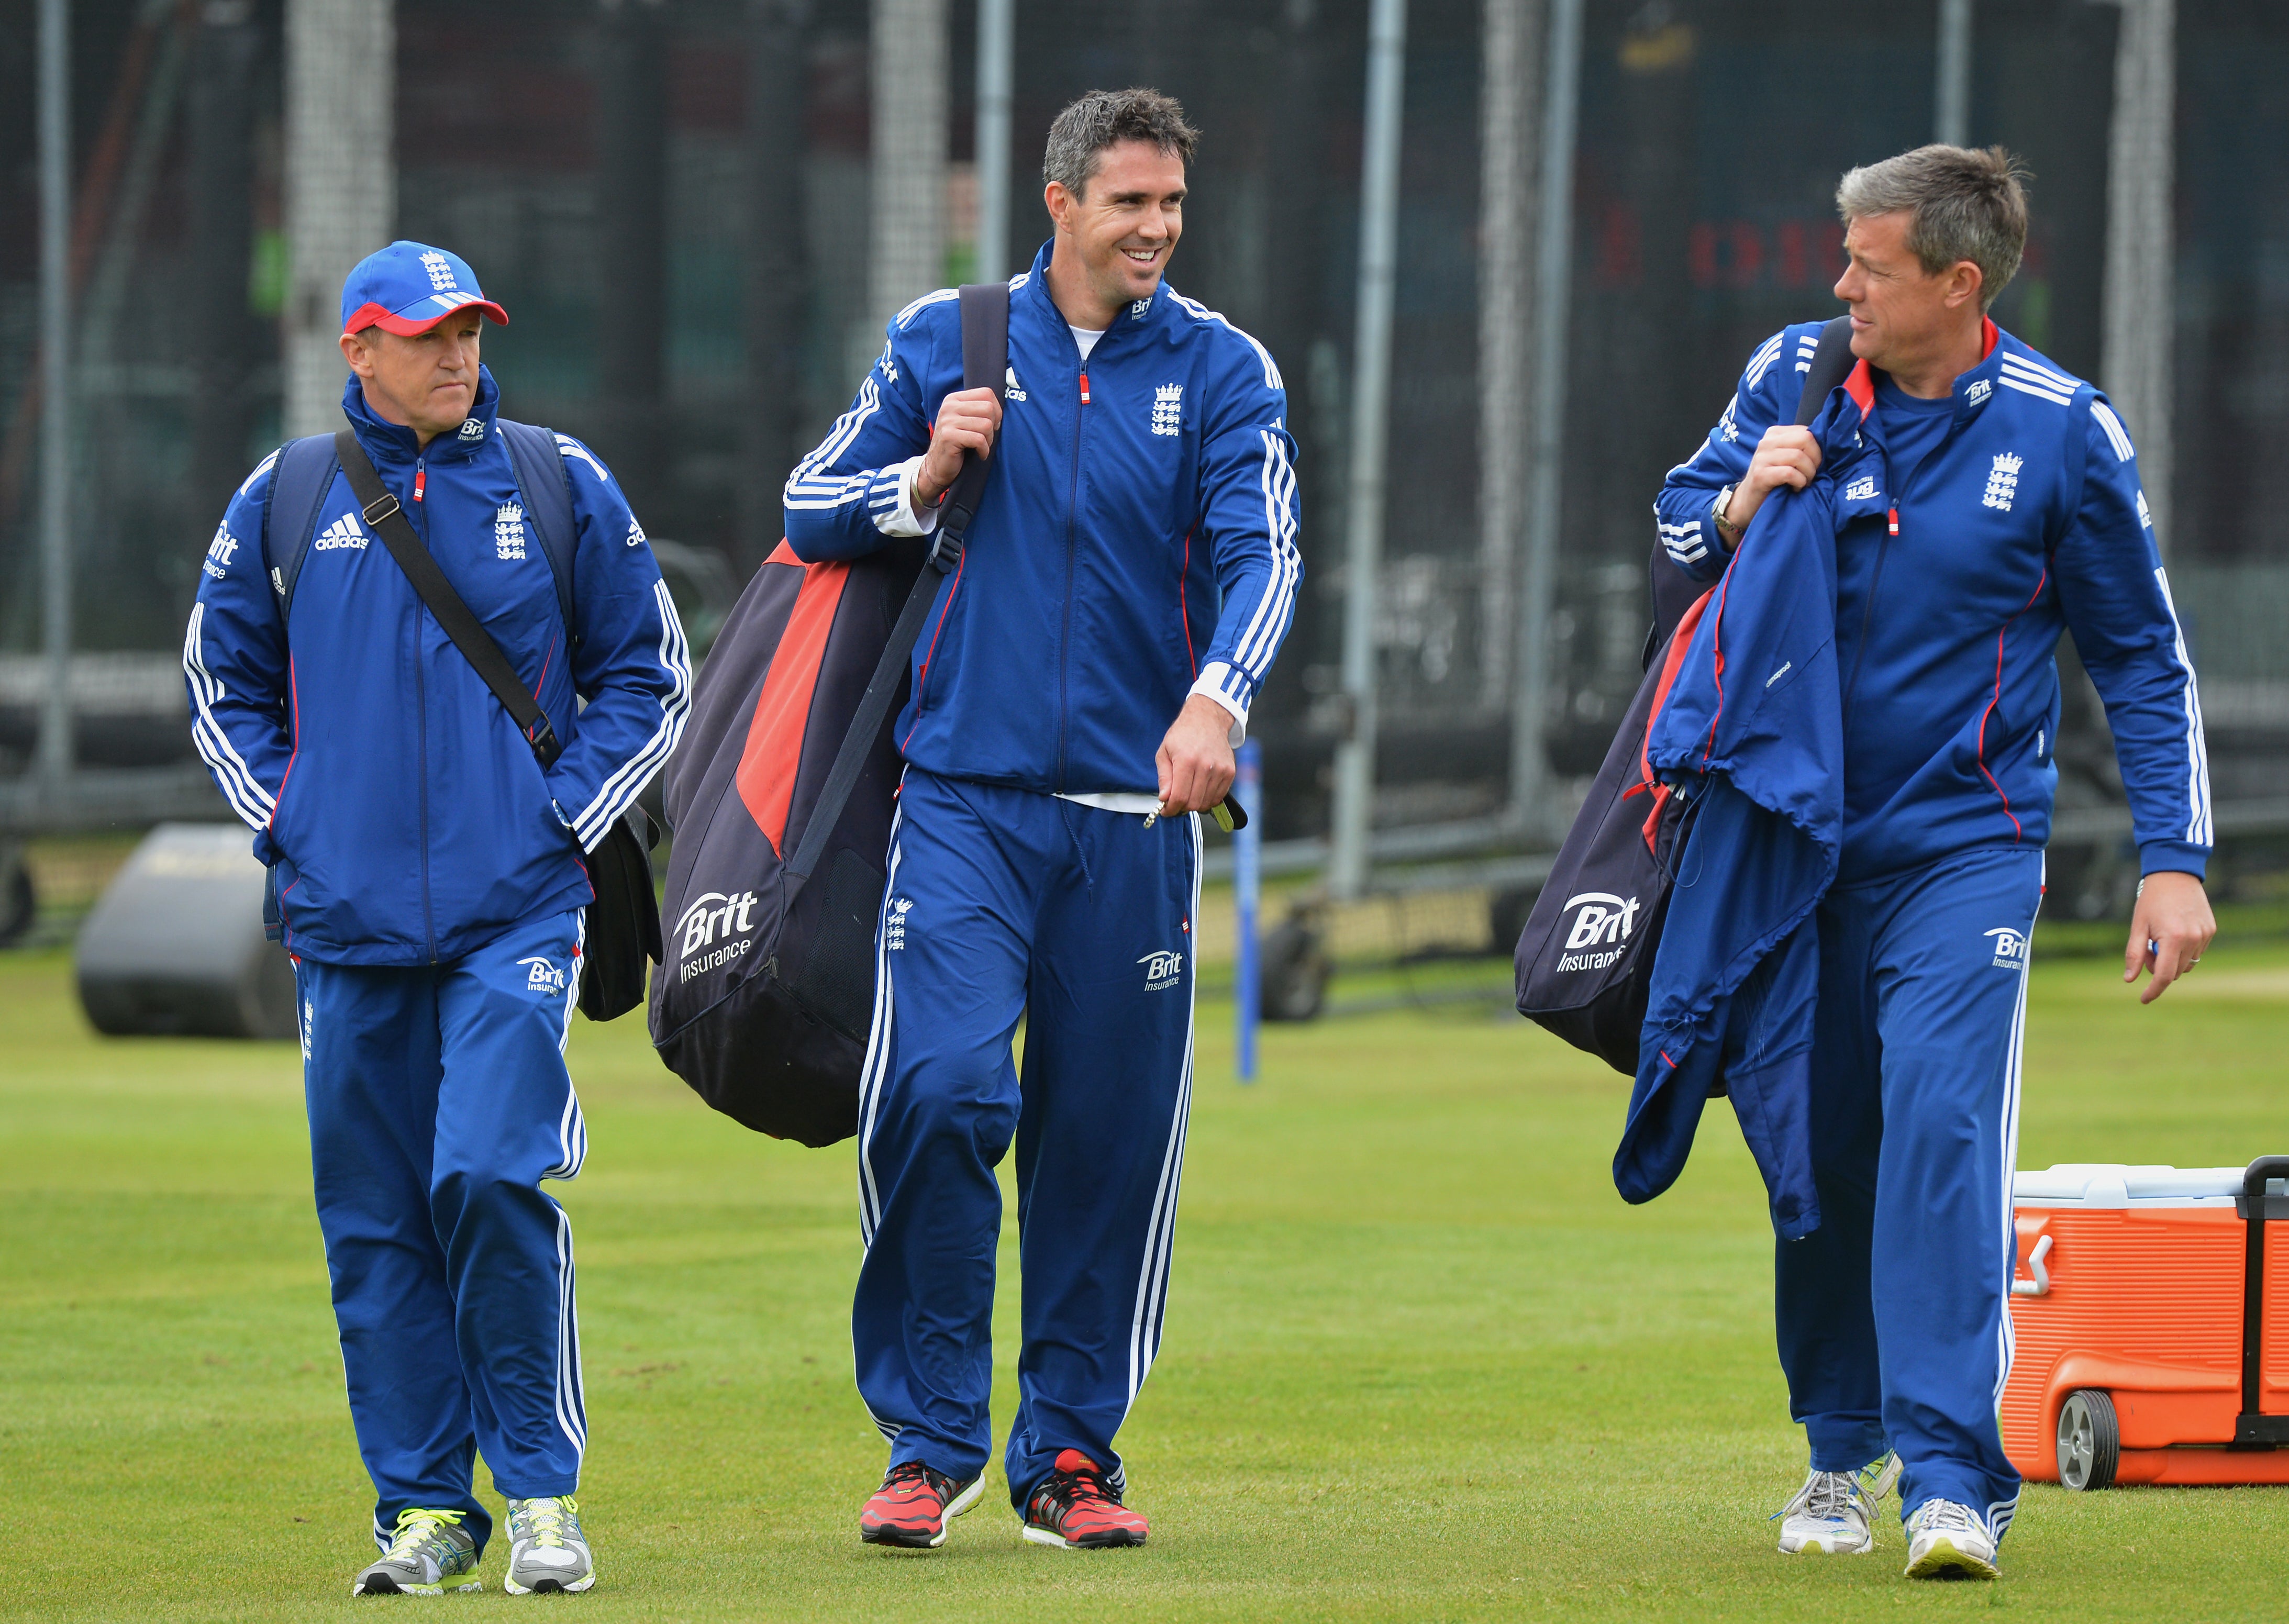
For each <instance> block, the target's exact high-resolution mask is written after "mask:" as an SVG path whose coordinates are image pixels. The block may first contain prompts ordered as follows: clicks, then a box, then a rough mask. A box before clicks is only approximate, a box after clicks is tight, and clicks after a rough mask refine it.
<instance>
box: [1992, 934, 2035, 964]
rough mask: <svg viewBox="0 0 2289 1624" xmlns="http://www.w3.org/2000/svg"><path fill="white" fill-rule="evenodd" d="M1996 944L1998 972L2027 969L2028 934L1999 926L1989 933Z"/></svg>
mask: <svg viewBox="0 0 2289 1624" xmlns="http://www.w3.org/2000/svg"><path fill="white" fill-rule="evenodd" d="M1987 935H1988V939H1989V940H1990V941H1992V942H1993V943H1995V967H1996V968H1997V969H1998V970H2023V969H2025V968H2026V967H2027V933H2026V932H2024V931H2022V930H2014V929H2012V928H2011V927H2009V926H2008V925H1998V926H1997V927H1995V928H1994V929H1992V930H1990V931H1989V932H1988V933H1987Z"/></svg>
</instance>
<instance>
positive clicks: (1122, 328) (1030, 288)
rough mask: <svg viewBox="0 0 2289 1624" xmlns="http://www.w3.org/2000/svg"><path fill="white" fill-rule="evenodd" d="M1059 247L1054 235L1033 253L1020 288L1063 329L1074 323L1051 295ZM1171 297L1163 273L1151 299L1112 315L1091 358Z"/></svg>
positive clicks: (1144, 321)
mask: <svg viewBox="0 0 2289 1624" xmlns="http://www.w3.org/2000/svg"><path fill="white" fill-rule="evenodd" d="M1056 247H1057V239H1056V238H1055V237H1051V238H1050V239H1049V241H1048V242H1046V243H1042V244H1041V248H1040V249H1039V250H1038V251H1036V252H1035V253H1034V255H1033V269H1032V270H1030V271H1028V272H1026V273H1025V281H1024V286H1023V288H1022V289H1021V290H1019V291H1020V294H1021V296H1022V297H1025V298H1029V299H1033V300H1035V301H1037V303H1038V304H1039V306H1040V307H1041V314H1042V315H1043V317H1044V318H1045V319H1047V320H1049V321H1050V322H1055V323H1056V324H1057V328H1056V330H1057V331H1059V332H1062V331H1064V330H1065V329H1066V328H1067V327H1069V326H1071V325H1072V323H1070V322H1067V321H1066V320H1065V312H1064V311H1062V310H1060V309H1058V308H1057V300H1056V299H1052V298H1050V297H1049V254H1050V252H1051V251H1052V250H1054V249H1055V248H1056ZM1172 297H1174V296H1173V295H1172V294H1171V293H1170V291H1169V289H1168V278H1167V277H1166V276H1163V277H1162V278H1161V279H1160V282H1159V283H1158V284H1156V285H1155V286H1154V288H1153V289H1152V297H1151V298H1150V299H1136V300H1133V301H1131V302H1130V303H1129V304H1127V305H1124V306H1121V314H1119V315H1116V316H1114V317H1113V325H1112V326H1111V327H1109V328H1107V329H1106V330H1105V337H1103V338H1099V339H1098V340H1097V348H1096V349H1095V350H1094V351H1092V352H1090V356H1089V358H1090V359H1091V360H1092V361H1093V360H1095V359H1096V358H1097V355H1099V354H1103V353H1104V351H1105V346H1107V345H1109V344H1112V343H1113V342H1115V341H1116V340H1118V339H1119V338H1121V336H1122V335H1123V334H1125V333H1126V332H1128V331H1129V330H1130V329H1132V328H1137V327H1143V326H1145V325H1146V324H1147V323H1149V322H1151V321H1152V318H1153V317H1154V316H1156V315H1158V314H1160V309H1161V307H1162V306H1165V305H1166V304H1168V301H1169V299H1171V298H1172Z"/></svg>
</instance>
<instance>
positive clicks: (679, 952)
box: [651, 283, 1009, 1147]
mask: <svg viewBox="0 0 2289 1624" xmlns="http://www.w3.org/2000/svg"><path fill="white" fill-rule="evenodd" d="M961 349H962V367H961V370H962V386H963V387H965V388H980V387H993V388H999V387H1000V386H1001V382H1002V380H1003V378H1004V376H1005V374H1006V373H1007V371H1008V368H1009V288H1008V287H1007V285H1005V284H1003V283H983V284H978V285H975V286H970V287H965V288H963V289H962V290H961ZM984 487H985V464H984V463H982V462H979V461H977V459H975V458H972V459H970V460H969V461H968V462H967V463H965V465H964V466H963V469H962V473H961V478H960V479H958V480H957V481H956V482H955V484H954V486H953V490H952V491H951V492H950V493H949V494H948V495H947V498H946V500H945V506H944V508H943V509H941V513H940V518H939V521H938V527H937V530H936V532H935V533H934V534H933V535H932V536H931V537H929V538H928V539H927V540H923V539H917V540H913V541H906V542H893V543H891V544H890V545H888V546H886V547H883V548H881V550H879V551H877V552H874V553H869V554H867V555H865V557H862V558H855V559H849V560H835V561H825V562H821V563H816V564H805V563H804V562H802V560H800V559H798V558H797V557H796V556H795V555H794V550H793V549H792V548H791V547H789V546H788V545H786V543H785V542H782V543H781V544H780V545H779V548H778V551H777V552H776V553H772V554H771V556H770V558H769V559H768V560H766V561H764V563H763V565H762V568H761V569H758V570H757V571H756V572H755V576H754V579H753V580H752V581H750V582H749V583H748V584H747V588H746V591H745V592H744V593H741V594H740V596H739V601H738V606H737V607H736V608H734V609H732V611H731V614H730V618H729V619H727V620H726V621H725V622H724V623H723V628H722V631H721V632H719V633H716V637H715V641H714V646H713V647H712V648H711V649H709V650H708V654H707V662H706V665H704V666H702V667H701V669H700V672H699V675H698V680H697V681H695V682H694V684H693V687H692V697H691V715H690V722H689V724H688V725H687V727H686V728H685V730H684V735H683V738H682V743H681V744H678V745H677V747H676V751H675V753H674V755H673V756H671V757H670V758H669V760H668V764H667V779H666V812H667V820H668V824H669V826H670V827H671V828H672V829H674V831H675V841H674V848H673V849H672V851H671V853H670V855H669V858H668V864H667V885H666V893H665V901H664V904H663V907H662V910H661V914H662V919H663V920H664V921H665V922H666V924H667V926H668V930H667V940H666V954H665V956H664V957H663V958H662V959H661V961H660V971H659V974H658V975H655V976H654V977H653V978H652V988H651V1039H652V1043H653V1045H654V1047H657V1048H658V1051H659V1056H660V1059H661V1060H662V1061H663V1062H664V1063H666V1066H667V1067H668V1069H669V1070H670V1071H674V1072H675V1073H676V1075H677V1076H679V1077H681V1078H682V1079H683V1080H684V1081H685V1082H687V1083H689V1084H690V1086H691V1087H692V1088H693V1090H694V1091H696V1092H697V1093H698V1095H699V1096H700V1098H702V1099H703V1100H705V1101H706V1102H707V1103H708V1104H709V1105H711V1106H713V1107H714V1109H715V1110H717V1111H722V1112H723V1113H724V1114H725V1115H726V1116H729V1117H730V1118H733V1119H734V1120H736V1121H738V1122H740V1123H743V1124H744V1125H746V1126H748V1127H751V1128H753V1129H754V1130H755V1131H757V1132H758V1133H763V1134H770V1135H771V1136H773V1137H774V1138H779V1139H793V1140H796V1141H799V1142H802V1143H803V1144H807V1145H810V1146H814V1147H817V1146H823V1145H829V1144H833V1143H834V1142H837V1141H838V1140H842V1139H848V1138H849V1137H850V1136H851V1135H852V1134H855V1133H857V1131H858V1073H859V1070H860V1067H861V1065H862V1064H863V1063H864V1062H865V1055H866V1040H867V1036H868V1032H869V1031H870V1029H871V1027H872V1025H873V1018H874V993H875V983H876V978H877V974H878V965H877V959H876V954H875V948H874V929H875V919H876V916H877V915H878V914H879V913H880V912H881V907H882V891H883V887H884V884H885V876H884V873H883V864H884V862H885V861H886V859H887V857H888V856H889V845H890V823H891V816H892V811H893V808H894V807H895V805H896V800H897V787H898V779H899V774H900V771H901V768H902V764H901V761H900V758H899V753H898V749H897V742H896V740H895V739H894V738H893V737H892V736H891V733H890V729H889V727H888V726H887V725H886V724H887V723H888V722H889V719H890V718H891V716H893V715H894V714H896V712H897V709H898V707H899V706H900V705H903V704H904V702H905V692H906V689H907V686H908V682H909V676H908V666H909V663H910V662H911V660H912V658H913V649H914V645H915V643H916V641H918V639H919V637H920V635H921V629H922V626H923V625H924V623H925V622H926V621H927V620H928V619H929V613H930V610H931V609H932V607H933V606H934V605H935V603H936V601H937V592H938V587H939V585H941V583H943V582H944V580H945V577H947V576H948V575H949V574H951V573H953V569H955V567H956V566H957V565H959V564H960V562H961V548H962V543H963V538H964V537H965V536H966V534H967V533H968V530H969V524H970V521H971V520H972V519H973V518H974V517H975V515H976V513H977V503H978V498H979V497H980V496H981V495H982V493H983V490H984ZM902 600H903V601H904V607H903V608H901V607H900V604H901V601H902ZM822 870H823V871H824V876H825V877H824V881H823V883H813V881H814V880H818V876H819V875H820V872H821V871H822Z"/></svg>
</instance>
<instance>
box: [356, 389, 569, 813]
mask: <svg viewBox="0 0 2289 1624" xmlns="http://www.w3.org/2000/svg"><path fill="white" fill-rule="evenodd" d="M334 454H335V455H336V456H337V457H339V458H341V463H342V472H343V473H344V474H347V475H349V481H350V490H351V491H352V493H353V494H355V496H356V498H357V499H358V506H359V507H360V508H361V509H362V510H363V514H364V518H365V521H366V524H367V526H368V528H370V529H371V530H372V531H373V533H374V534H375V535H377V536H379V537H381V540H382V545H384V546H386V547H387V548H388V549H389V555H390V557H392V558H394V559H395V560H396V561H397V567H398V568H399V569H403V571H405V578H406V579H407V580H409V581H411V582H412V583H413V590H414V591H415V593H419V596H420V599H421V601H422V602H424V603H426V604H427V605H428V606H429V612H430V614H432V615H434V616H435V617H436V619H437V624H438V625H439V626H440V627H441V628H443V631H444V633H445V635H446V636H448V637H450V638H451V639H452V640H453V647H455V648H456V649H459V650H460V651H461V654H462V657H464V658H466V659H467V661H468V662H469V664H470V665H473V666H475V668H476V673H477V675H479V676H481V677H483V679H484V680H485V686H486V687H487V688H489V689H492V690H493V697H495V698H497V699H498V700H499V701H500V702H501V704H502V705H504V706H505V707H506V709H507V711H508V713H509V714H510V715H511V716H513V717H514V718H515V719H516V726H517V731H518V732H520V733H522V734H523V735H524V739H525V743H527V744H530V745H531V746H532V753H533V754H534V756H536V757H537V758H538V760H539V762H540V765H541V766H542V767H543V768H546V767H550V766H553V765H554V762H555V760H556V758H557V757H558V756H559V755H560V754H562V752H563V746H562V745H561V744H558V743H557V742H556V730H555V729H554V728H552V727H550V726H549V725H548V718H547V717H546V715H544V714H543V713H542V712H541V709H540V705H539V702H538V700H536V699H534V698H533V697H532V690H531V689H528V688H526V687H525V685H524V683H523V681H522V680H521V679H520V678H519V677H518V676H517V674H516V668H515V667H514V666H513V665H510V664H509V663H508V656H506V654H503V653H502V652H501V647H500V645H499V644H498V643H497V642H495V641H493V640H492V634H491V633H489V632H487V631H486V630H485V628H484V626H483V624H482V623H481V622H479V620H478V619H477V617H476V615H475V613H474V612H473V611H472V610H471V609H470V608H469V606H468V605H467V603H464V602H463V601H461V594H460V593H458V592H455V591H454V590H453V583H452V582H451V581H449V580H447V579H446V578H445V572H444V570H443V569H441V568H439V567H438V563H437V561H436V560H435V558H433V557H431V556H430V553H429V549H428V548H427V547H425V546H423V545H421V538H420V537H419V536H416V535H415V534H414V533H413V526H412V525H411V523H409V522H407V521H406V517H405V510H404V509H403V507H401V506H398V502H397V498H395V497H394V496H392V495H390V493H389V492H388V491H387V490H385V489H384V488H383V486H382V482H381V475H380V474H377V473H375V472H374V467H373V461H372V459H371V458H369V457H367V456H366V454H365V448H364V447H363V446H362V445H360V444H359V443H358V442H357V435H356V434H353V433H352V432H351V431H350V430H348V429H347V428H345V429H342V430H340V431H339V432H338V433H336V434H335V435H334Z"/></svg>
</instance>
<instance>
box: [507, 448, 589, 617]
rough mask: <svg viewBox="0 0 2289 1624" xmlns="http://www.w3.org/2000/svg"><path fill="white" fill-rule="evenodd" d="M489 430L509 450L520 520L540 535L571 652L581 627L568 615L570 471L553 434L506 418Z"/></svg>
mask: <svg viewBox="0 0 2289 1624" xmlns="http://www.w3.org/2000/svg"><path fill="white" fill-rule="evenodd" d="M493 426H494V427H496V428H498V429H499V430H500V436H501V440H502V442H504V443H505V444H506V445H507V447H508V460H509V465H510V466H511V468H512V469H513V470H514V472H515V474H516V488H517V490H518V493H519V494H521V495H522V497H523V498H524V513H525V517H526V518H527V519H529V520H530V521H531V522H532V528H533V529H536V530H538V532H539V534H540V551H541V553H543V554H544V555H545V556H546V558H547V560H548V572H549V574H550V575H552V576H554V577H556V608H557V611H558V612H559V613H560V614H562V616H563V617H564V634H565V642H566V646H567V647H568V648H569V647H571V646H572V645H574V644H576V643H578V641H580V623H579V621H578V620H577V619H575V618H574V617H573V613H572V609H573V603H572V561H573V558H574V556H575V555H576V554H577V553H578V552H579V550H580V522H579V521H578V519H577V518H575V517H574V516H573V513H572V471H571V470H570V468H567V467H566V466H564V457H563V454H562V452H561V451H559V450H557V449H556V432H555V431H554V429H546V428H541V427H538V426H536V425H534V424H530V423H512V422H510V421H509V420H508V419H507V418H494V419H493Z"/></svg>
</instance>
